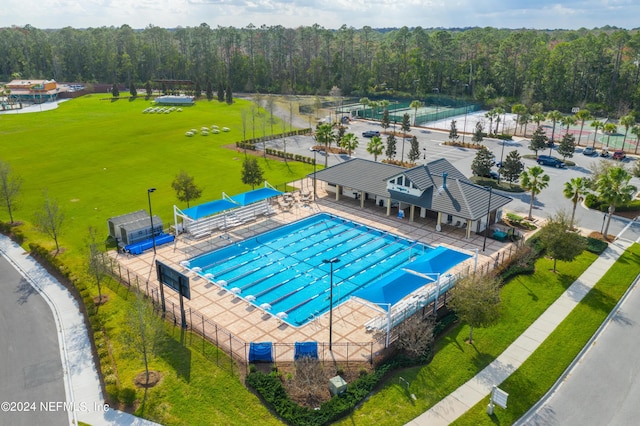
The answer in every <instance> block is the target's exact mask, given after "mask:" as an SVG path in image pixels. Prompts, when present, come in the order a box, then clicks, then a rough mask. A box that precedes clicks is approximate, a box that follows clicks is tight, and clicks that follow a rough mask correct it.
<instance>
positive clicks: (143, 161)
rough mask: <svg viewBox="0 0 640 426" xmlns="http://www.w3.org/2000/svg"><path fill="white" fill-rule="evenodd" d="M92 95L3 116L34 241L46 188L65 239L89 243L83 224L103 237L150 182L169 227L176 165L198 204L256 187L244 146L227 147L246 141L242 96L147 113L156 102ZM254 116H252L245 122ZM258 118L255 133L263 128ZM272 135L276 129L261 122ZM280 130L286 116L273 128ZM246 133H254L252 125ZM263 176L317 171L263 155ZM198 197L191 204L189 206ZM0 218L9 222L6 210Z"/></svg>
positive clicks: (283, 178) (137, 204)
mask: <svg viewBox="0 0 640 426" xmlns="http://www.w3.org/2000/svg"><path fill="white" fill-rule="evenodd" d="M103 96H104V95H90V96H85V97H82V98H78V99H75V100H71V101H67V102H63V103H61V104H60V106H59V108H57V109H55V110H51V111H45V112H42V113H31V114H7V115H2V116H0V136H1V142H0V159H2V160H3V161H5V162H7V163H9V164H10V165H11V167H12V170H13V171H14V173H15V174H16V175H19V176H21V177H22V178H23V181H24V183H23V186H22V191H21V194H20V197H19V199H18V202H19V205H18V209H17V210H16V211H15V214H14V218H15V220H18V221H23V222H25V225H26V226H25V227H26V228H27V229H25V231H26V232H27V233H28V234H31V235H30V238H31V239H32V240H33V239H36V240H37V239H40V242H41V243H42V242H45V244H46V246H50V245H51V247H53V242H52V241H51V242H47V241H46V240H45V237H44V236H42V237H38V236H37V234H33V233H32V232H30V230H29V223H30V222H32V221H33V216H34V211H36V210H37V209H39V208H41V206H42V203H43V191H44V190H47V192H48V194H49V196H50V198H52V199H55V200H57V201H58V203H59V204H60V206H61V208H62V210H63V211H64V213H65V217H66V221H65V225H64V226H63V228H62V236H61V246H63V247H64V248H65V253H63V254H62V255H61V256H62V257H63V259H64V258H67V257H68V251H69V250H76V249H78V248H80V247H82V246H83V245H84V244H85V239H86V236H87V229H88V227H89V226H93V227H94V228H95V229H97V230H98V236H99V237H102V236H103V235H104V237H105V238H106V236H107V234H108V229H107V219H108V218H109V217H112V216H117V215H121V214H125V213H129V212H132V211H136V210H139V209H147V208H148V201H147V189H148V188H152V187H154V188H157V191H156V192H155V193H153V195H152V205H153V212H154V214H157V215H159V216H160V217H161V218H162V219H163V221H164V223H165V224H170V223H171V221H172V218H173V210H172V206H173V205H174V204H176V205H178V206H180V207H186V205H183V204H181V203H180V202H179V201H178V200H177V199H176V196H175V191H174V190H173V189H172V188H171V182H172V181H173V179H174V178H175V176H176V175H177V174H178V172H179V171H180V170H185V171H186V172H187V173H189V174H190V175H191V176H193V177H194V178H195V182H196V184H197V185H199V186H201V187H202V188H203V189H204V191H203V194H202V198H201V199H199V200H197V201H196V204H197V203H202V202H206V201H210V200H214V199H219V198H221V197H222V192H223V191H224V192H226V193H227V194H229V195H234V194H237V193H240V192H243V191H247V190H250V189H251V187H250V186H248V185H244V184H242V182H241V163H242V159H243V158H244V154H243V153H242V152H237V151H236V150H234V149H225V148H222V147H223V146H224V145H229V144H233V143H235V142H236V141H239V140H242V139H243V133H244V132H243V127H242V122H241V118H240V117H241V114H240V111H241V110H242V109H248V107H249V105H251V103H250V102H249V101H244V100H236V101H235V102H234V104H233V105H227V104H226V103H219V102H218V101H217V100H214V101H211V102H208V101H206V100H204V101H199V102H197V104H196V105H195V106H193V107H185V108H183V112H173V113H171V114H143V113H142V111H143V110H144V109H145V108H146V107H147V106H149V105H150V104H151V103H150V101H148V100H145V99H144V98H138V99H137V100H135V101H130V100H124V99H121V100H117V101H112V100H101V99H104V98H103ZM247 121H249V122H251V117H250V116H249V120H247ZM258 122H260V121H259V120H258V119H256V129H255V134H256V136H259V135H261V133H262V129H263V126H262V125H258ZM214 124H215V125H218V126H220V128H222V127H229V128H230V131H229V132H220V133H219V134H210V135H209V136H202V135H200V134H197V135H196V136H194V137H190V138H189V137H186V136H185V132H186V131H187V130H189V129H192V128H195V129H200V128H201V127H203V126H207V127H211V126H212V125H214ZM264 128H266V132H267V133H268V132H269V131H270V126H269V125H267V126H264ZM273 128H274V129H276V131H279V130H281V129H282V125H281V124H280V122H278V123H276V124H275V125H274V127H273ZM246 133H247V137H250V136H252V135H253V130H252V128H251V124H249V125H248V126H247V131H246ZM260 165H261V166H262V168H263V170H264V177H265V179H266V180H267V181H269V183H271V184H272V185H278V186H280V188H282V187H283V184H285V183H286V182H290V181H293V180H296V179H298V178H300V177H301V176H303V175H305V174H307V173H310V172H312V171H313V167H312V166H311V165H308V164H307V165H305V164H302V163H297V162H289V163H288V165H287V164H285V163H283V162H280V161H275V160H269V161H267V160H262V159H261V162H260ZM192 204H193V203H192ZM0 219H2V220H8V215H7V214H6V211H5V209H2V211H0Z"/></svg>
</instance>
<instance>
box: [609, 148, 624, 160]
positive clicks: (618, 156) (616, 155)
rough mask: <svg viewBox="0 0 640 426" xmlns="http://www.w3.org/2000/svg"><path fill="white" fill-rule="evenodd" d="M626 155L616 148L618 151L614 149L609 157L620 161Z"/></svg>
mask: <svg viewBox="0 0 640 426" xmlns="http://www.w3.org/2000/svg"><path fill="white" fill-rule="evenodd" d="M626 156H627V155H626V154H625V153H624V151H622V150H618V151H615V152H614V153H613V157H611V158H613V159H614V160H619V161H622V160H624V159H625V157H626Z"/></svg>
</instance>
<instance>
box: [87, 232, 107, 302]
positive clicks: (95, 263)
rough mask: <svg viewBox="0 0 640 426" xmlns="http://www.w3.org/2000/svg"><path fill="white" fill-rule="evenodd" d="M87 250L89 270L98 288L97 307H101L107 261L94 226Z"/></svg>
mask: <svg viewBox="0 0 640 426" xmlns="http://www.w3.org/2000/svg"><path fill="white" fill-rule="evenodd" d="M87 248H88V258H87V270H88V272H89V274H91V276H93V278H94V279H95V280H96V285H97V286H98V302H97V303H96V306H100V305H101V304H102V303H103V298H102V280H103V279H104V278H105V277H106V276H107V259H106V256H105V253H104V251H102V250H100V248H99V247H98V243H97V241H96V230H95V228H94V227H92V226H90V227H89V242H88V247H87ZM105 301H106V300H105Z"/></svg>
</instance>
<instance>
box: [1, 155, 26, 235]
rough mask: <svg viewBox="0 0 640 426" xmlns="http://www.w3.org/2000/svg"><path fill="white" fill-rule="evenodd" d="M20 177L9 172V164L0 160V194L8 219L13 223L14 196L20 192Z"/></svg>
mask: <svg viewBox="0 0 640 426" xmlns="http://www.w3.org/2000/svg"><path fill="white" fill-rule="evenodd" d="M21 186H22V178H20V177H19V176H15V175H13V174H12V173H11V166H9V164H7V163H5V162H4V161H2V160H0V195H1V196H2V199H3V200H4V205H5V207H6V208H7V212H8V213H9V221H10V222H11V223H13V212H14V210H15V209H16V198H17V196H18V194H19V193H20V187H21Z"/></svg>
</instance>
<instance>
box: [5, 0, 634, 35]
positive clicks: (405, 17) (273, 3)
mask: <svg viewBox="0 0 640 426" xmlns="http://www.w3.org/2000/svg"><path fill="white" fill-rule="evenodd" d="M639 16H640V1H638V0H567V1H562V2H557V1H552V0H332V1H326V0H2V2H1V4H0V27H8V26H14V25H15V26H19V27H22V26H25V25H27V24H29V25H31V26H33V27H36V28H40V29H48V28H63V27H67V26H69V27H73V28H89V27H103V26H105V27H111V26H114V27H120V26H122V25H125V24H126V25H129V26H130V27H132V28H134V29H142V28H146V27H148V26H150V25H153V26H156V27H162V28H176V27H195V26H199V25H200V24H202V23H206V24H208V25H209V26H210V27H212V28H216V27H218V26H222V27H229V26H231V27H236V28H244V27H247V26H248V25H250V24H253V25H254V26H256V27H260V26H262V25H266V26H272V25H282V26H283V27H286V28H297V27H299V26H311V25H314V24H318V25H319V26H321V27H323V28H327V29H337V28H340V27H341V26H343V25H346V26H347V27H353V28H356V29H360V28H362V27H364V26H367V25H368V26H370V27H372V28H394V27H398V28H399V27H402V26H407V27H409V28H411V27H416V26H421V27H423V28H435V27H440V28H462V27H494V28H532V29H578V28H587V29H592V28H597V27H603V26H605V25H610V26H615V27H619V28H626V29H632V28H637V27H640V21H639V20H638V17H639Z"/></svg>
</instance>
